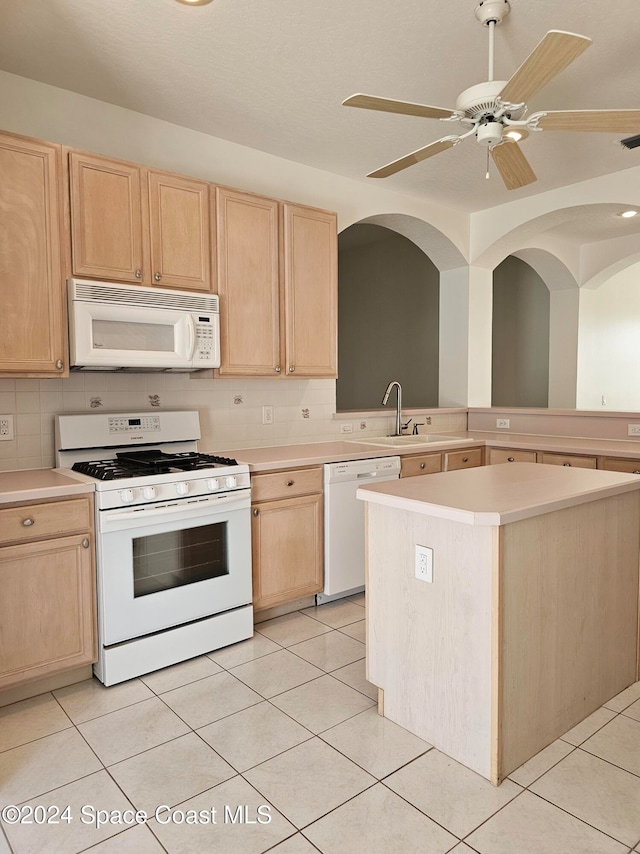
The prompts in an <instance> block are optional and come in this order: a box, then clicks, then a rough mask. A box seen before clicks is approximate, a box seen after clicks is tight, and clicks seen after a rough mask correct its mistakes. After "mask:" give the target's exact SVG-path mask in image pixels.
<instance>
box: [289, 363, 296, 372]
mask: <svg viewBox="0 0 640 854" xmlns="http://www.w3.org/2000/svg"><path fill="white" fill-rule="evenodd" d="M295 369H296V367H295V365H289V373H290V374H292V373H293V372H294V371H295Z"/></svg>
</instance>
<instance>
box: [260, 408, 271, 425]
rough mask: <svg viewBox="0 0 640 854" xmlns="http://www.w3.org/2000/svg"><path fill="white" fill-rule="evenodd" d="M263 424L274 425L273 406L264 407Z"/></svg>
mask: <svg viewBox="0 0 640 854" xmlns="http://www.w3.org/2000/svg"><path fill="white" fill-rule="evenodd" d="M262 423H263V424H273V406H263V407H262Z"/></svg>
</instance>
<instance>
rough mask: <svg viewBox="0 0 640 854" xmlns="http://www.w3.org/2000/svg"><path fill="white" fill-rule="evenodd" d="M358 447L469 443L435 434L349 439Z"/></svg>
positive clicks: (401, 446)
mask: <svg viewBox="0 0 640 854" xmlns="http://www.w3.org/2000/svg"><path fill="white" fill-rule="evenodd" d="M348 441H351V442H354V443H355V442H357V443H358V444H359V445H377V446H378V447H383V448H406V447H413V446H416V445H418V446H419V445H432V444H434V443H435V442H469V441H471V440H470V439H466V438H465V437H463V436H440V435H438V434H437V433H422V434H421V435H418V436H376V437H375V438H371V439H350V440H348Z"/></svg>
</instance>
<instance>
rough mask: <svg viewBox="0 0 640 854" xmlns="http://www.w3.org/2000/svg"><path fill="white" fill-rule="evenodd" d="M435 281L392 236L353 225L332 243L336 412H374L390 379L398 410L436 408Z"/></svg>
mask: <svg viewBox="0 0 640 854" xmlns="http://www.w3.org/2000/svg"><path fill="white" fill-rule="evenodd" d="M439 280H440V276H439V272H438V269H437V268H436V267H435V265H434V264H433V263H432V262H431V261H430V260H429V258H428V257H427V256H426V255H425V254H424V253H423V252H422V250H420V249H419V248H418V247H417V246H416V245H415V244H414V243H412V242H411V241H410V240H408V239H407V238H406V237H402V236H401V235H399V234H397V233H396V232H393V231H391V230H389V229H386V228H383V227H381V226H376V225H367V224H362V225H358V224H356V225H353V226H351V227H350V228H348V229H346V230H345V231H344V232H342V233H341V234H340V235H339V236H338V380H337V384H336V402H337V409H338V411H346V410H353V409H375V408H381V405H380V401H381V399H382V395H383V393H384V390H385V388H386V386H387V383H388V382H389V381H390V380H398V381H399V382H400V383H401V384H402V392H403V397H402V402H403V407H404V406H407V407H428V406H437V405H438V349H439V335H438V327H439V323H438V315H439V302H440V299H439ZM394 404H395V392H394V394H393V395H392V398H390V400H389V406H390V408H391V409H392V408H393V405H394Z"/></svg>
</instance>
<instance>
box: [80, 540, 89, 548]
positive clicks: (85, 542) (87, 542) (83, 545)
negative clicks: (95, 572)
mask: <svg viewBox="0 0 640 854" xmlns="http://www.w3.org/2000/svg"><path fill="white" fill-rule="evenodd" d="M82 548H83V549H88V548H89V540H88V539H87V538H86V537H85V538H84V540H83V541H82Z"/></svg>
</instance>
